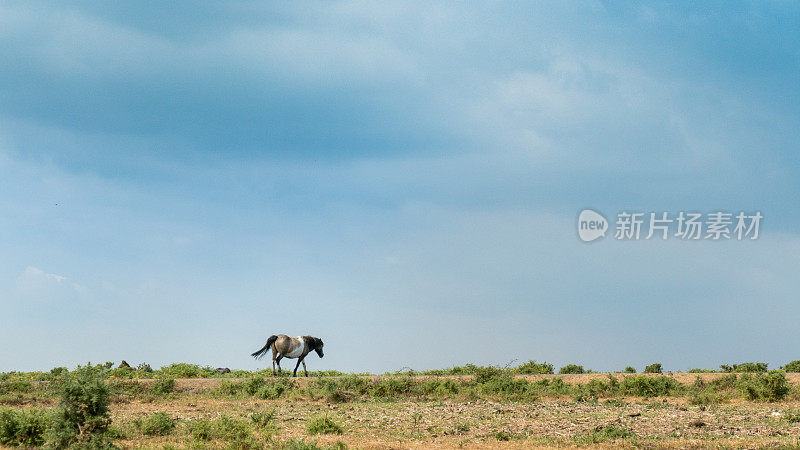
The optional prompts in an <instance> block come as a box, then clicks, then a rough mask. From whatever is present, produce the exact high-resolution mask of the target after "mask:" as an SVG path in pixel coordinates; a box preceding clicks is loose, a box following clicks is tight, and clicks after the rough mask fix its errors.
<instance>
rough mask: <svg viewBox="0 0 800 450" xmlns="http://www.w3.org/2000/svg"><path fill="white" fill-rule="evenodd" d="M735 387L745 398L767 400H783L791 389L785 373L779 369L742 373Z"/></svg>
mask: <svg viewBox="0 0 800 450" xmlns="http://www.w3.org/2000/svg"><path fill="white" fill-rule="evenodd" d="M737 387H738V388H739V391H740V392H741V393H742V396H743V397H744V398H745V399H747V400H756V401H768V402H774V401H778V400H783V399H784V398H785V397H786V396H787V395H788V394H789V392H791V389H792V388H791V386H790V385H789V380H787V379H786V373H785V372H783V371H780V370H773V371H771V372H769V373H758V374H749V373H745V374H742V375H741V376H740V377H739V380H738V381H737Z"/></svg>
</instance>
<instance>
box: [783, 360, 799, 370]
mask: <svg viewBox="0 0 800 450" xmlns="http://www.w3.org/2000/svg"><path fill="white" fill-rule="evenodd" d="M781 370H783V371H785V372H790V373H797V372H800V359H799V360H796V361H792V362H790V363H786V365H785V366H783V367H781Z"/></svg>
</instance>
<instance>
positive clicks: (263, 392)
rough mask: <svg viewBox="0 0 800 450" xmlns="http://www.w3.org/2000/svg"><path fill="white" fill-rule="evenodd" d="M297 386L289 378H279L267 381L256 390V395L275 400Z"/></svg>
mask: <svg viewBox="0 0 800 450" xmlns="http://www.w3.org/2000/svg"><path fill="white" fill-rule="evenodd" d="M294 388H295V384H294V382H293V381H291V380H288V379H279V380H275V381H270V382H268V383H265V384H264V385H263V386H261V388H260V389H259V390H258V391H257V392H256V394H255V395H256V397H258V398H262V399H265V400H274V399H277V398H280V397H281V396H282V395H283V394H284V393H286V392H288V391H291V390H292V389H294Z"/></svg>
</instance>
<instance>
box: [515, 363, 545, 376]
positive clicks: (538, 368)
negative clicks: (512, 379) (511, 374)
mask: <svg viewBox="0 0 800 450" xmlns="http://www.w3.org/2000/svg"><path fill="white" fill-rule="evenodd" d="M514 371H515V372H516V373H522V374H540V373H541V374H552V373H553V365H552V364H548V363H546V362H542V363H537V362H536V361H528V362H526V363H524V364H521V365H519V366H517V368H516V369H514Z"/></svg>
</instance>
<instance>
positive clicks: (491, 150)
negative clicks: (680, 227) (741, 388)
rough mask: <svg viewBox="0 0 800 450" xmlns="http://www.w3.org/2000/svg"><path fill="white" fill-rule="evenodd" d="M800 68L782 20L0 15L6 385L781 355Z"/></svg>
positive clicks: (731, 14) (789, 276)
mask: <svg viewBox="0 0 800 450" xmlns="http://www.w3.org/2000/svg"><path fill="white" fill-rule="evenodd" d="M798 43H800V8H798V6H797V4H796V3H793V2H780V1H778V2H704V3H702V4H696V3H688V4H679V5H665V4H663V3H662V2H652V3H651V2H643V3H640V2H561V1H559V2H494V3H489V4H486V5H472V4H470V5H466V4H461V3H453V2H441V3H440V2H394V3H391V4H380V5H378V4H375V3H371V2H321V3H306V2H290V3H287V4H275V5H269V6H264V5H257V4H254V3H219V2H208V3H202V2H200V3H198V2H191V3H190V2H186V3H181V2H169V3H165V2H136V3H135V4H130V3H119V4H109V3H103V4H100V3H97V2H59V3H57V4H53V3H50V2H35V1H34V2H0V60H2V61H3V64H2V65H0V242H1V243H2V246H0V311H1V312H2V313H1V314H0V342H2V343H3V344H4V345H3V348H4V350H3V354H2V357H0V370H13V369H17V370H30V369H48V368H50V367H53V366H60V365H66V366H74V365H75V364H78V363H82V362H86V361H89V360H91V361H95V362H98V361H107V360H108V361H119V360H121V359H126V360H127V361H129V362H132V363H138V362H142V361H146V362H149V363H150V364H152V365H155V366H158V365H161V364H165V363H170V362H178V361H188V362H195V363H200V364H209V365H213V366H229V367H237V368H255V367H260V366H263V364H264V363H263V362H256V361H253V360H252V359H250V358H249V356H248V355H249V353H250V352H252V351H254V350H256V349H257V348H259V347H260V346H261V345H262V344H263V341H264V340H265V338H266V337H267V336H269V335H270V334H273V333H281V332H284V333H287V334H291V335H298V334H306V333H309V334H313V335H317V336H320V337H322V338H323V339H324V340H325V342H326V357H325V358H324V359H323V360H316V359H314V360H312V361H311V363H310V364H309V366H310V367H312V368H315V369H322V368H331V369H339V370H345V371H351V370H358V371H362V370H366V371H373V372H381V371H386V370H397V369H400V368H403V367H414V368H434V367H446V366H450V365H453V364H463V363H467V362H473V363H483V364H490V363H491V364H506V363H509V362H511V361H514V360H516V361H518V362H521V361H526V360H528V359H536V360H539V361H542V360H546V361H549V362H552V363H554V364H556V365H562V364H567V363H573V362H576V363H581V364H584V365H585V366H587V367H590V368H593V369H596V370H614V369H620V368H622V367H624V366H626V365H635V366H637V367H640V368H641V367H642V366H643V365H644V364H646V363H651V362H655V361H660V362H662V363H663V364H664V366H665V367H666V368H667V369H670V370H683V369H686V368H689V367H716V366H718V365H719V364H722V363H730V362H741V361H750V360H758V361H766V362H769V363H770V365H771V366H772V367H777V366H778V365H780V364H783V363H785V362H787V361H789V360H794V359H800V354H798V353H792V351H793V350H792V349H791V347H790V346H789V345H788V344H789V343H792V342H797V341H798V339H800V328H798V327H797V325H796V320H795V318H796V317H798V316H800V297H799V296H798V294H799V293H800V281H799V279H798V277H797V276H796V272H797V269H798V267H800V235H799V233H800V229H798V225H797V224H798V221H800V213H798V209H797V196H798V193H800V181H799V180H800V152H798V150H800V148H798V146H799V145H800V144H798V142H800V140H799V139H798V137H800V89H798V74H800V44H798ZM586 207H591V208H593V209H596V210H598V211H601V212H603V213H604V214H606V216H607V217H609V218H611V219H612V221H613V218H614V217H615V215H616V214H617V212H619V211H622V210H628V211H632V210H635V211H643V212H649V211H659V212H660V211H669V212H672V213H675V212H677V211H681V210H685V211H688V210H697V211H702V212H712V211H717V210H726V211H733V212H738V211H740V210H743V211H748V212H754V211H761V213H762V214H763V215H764V221H763V222H762V225H761V233H760V237H759V239H758V240H755V241H742V242H739V241H735V240H734V241H728V242H710V241H701V242H683V241H680V240H676V239H669V240H667V241H664V242H660V241H634V242H620V241H615V240H613V239H611V238H608V237H607V238H606V239H603V240H601V241H598V242H595V243H592V244H585V243H582V242H581V241H580V240H578V238H577V235H576V224H575V220H576V217H577V214H578V212H579V211H580V210H581V209H583V208H586ZM314 358H316V357H314Z"/></svg>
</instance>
